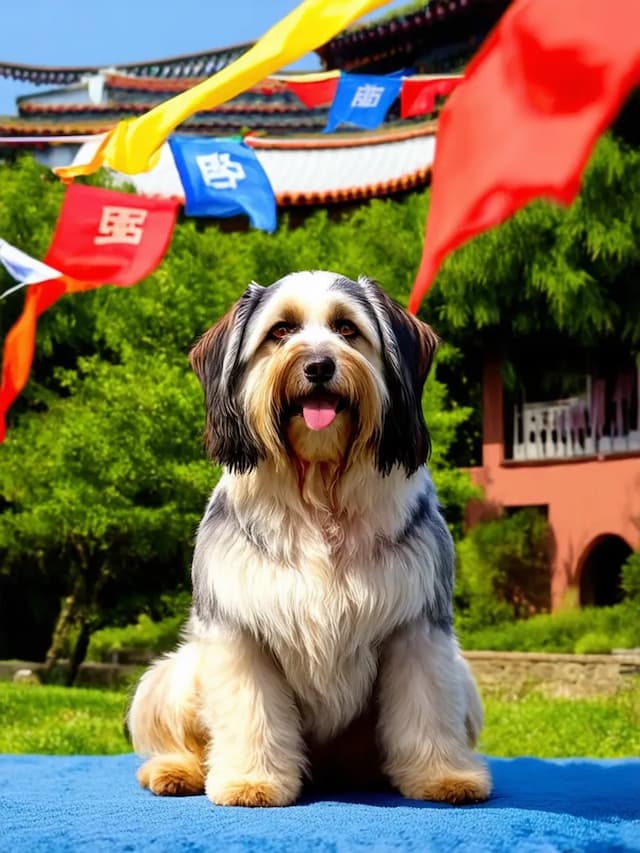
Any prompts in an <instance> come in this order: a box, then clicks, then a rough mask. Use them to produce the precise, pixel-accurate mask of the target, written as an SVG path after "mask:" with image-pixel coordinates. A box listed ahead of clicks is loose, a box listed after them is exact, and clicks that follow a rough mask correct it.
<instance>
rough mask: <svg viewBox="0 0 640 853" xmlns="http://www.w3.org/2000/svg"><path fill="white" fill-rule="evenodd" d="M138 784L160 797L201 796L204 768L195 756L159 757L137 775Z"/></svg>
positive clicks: (152, 759) (150, 760) (151, 759)
mask: <svg viewBox="0 0 640 853" xmlns="http://www.w3.org/2000/svg"><path fill="white" fill-rule="evenodd" d="M137 777H138V782H140V784H141V785H142V787H143V788H148V789H149V790H150V791H151V792H152V793H153V794H157V795H158V796H160V797H183V796H186V795H188V794H201V793H202V789H203V788H204V775H203V773H202V766H201V764H200V762H199V761H198V759H197V758H196V757H195V756H191V755H184V756H182V755H159V756H156V757H155V758H150V759H149V761H147V762H146V763H145V764H143V765H142V767H140V769H139V770H138V773H137Z"/></svg>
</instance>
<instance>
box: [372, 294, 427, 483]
mask: <svg viewBox="0 0 640 853" xmlns="http://www.w3.org/2000/svg"><path fill="white" fill-rule="evenodd" d="M360 282H361V284H362V285H363V286H364V287H365V288H366V289H367V291H368V295H369V298H370V299H371V301H372V303H373V306H374V309H375V311H376V315H377V317H378V322H379V326H380V335H381V338H382V344H383V359H384V365H385V370H386V380H387V390H388V393H389V404H388V406H387V409H386V411H385V413H384V418H383V423H382V430H381V433H380V436H379V441H378V446H377V465H378V470H379V471H380V472H381V473H382V474H388V473H389V472H390V471H391V469H392V468H393V467H394V466H395V465H401V466H402V467H403V468H404V469H405V471H406V472H407V474H408V475H409V474H413V473H414V471H416V470H417V469H418V468H419V467H420V466H421V465H423V464H424V463H425V462H426V461H427V459H428V458H429V453H430V450H431V441H430V438H429V431H428V429H427V425H426V423H425V420H424V415H423V414H422V391H423V388H424V383H425V381H426V378H427V375H428V373H429V369H430V368H431V363H432V361H433V356H434V353H435V351H436V348H437V346H438V336H437V335H436V333H435V332H434V331H433V329H432V328H431V326H428V325H427V324H426V323H423V322H422V321H421V320H418V319H417V317H414V316H412V315H411V314H409V313H407V312H406V311H405V310H404V309H403V308H402V307H401V306H400V305H398V303H397V302H394V300H393V299H390V298H389V297H388V296H387V294H386V293H385V292H384V291H383V290H382V288H381V287H380V286H379V285H378V284H377V283H376V282H374V281H371V280H370V279H360Z"/></svg>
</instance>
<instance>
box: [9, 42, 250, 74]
mask: <svg viewBox="0 0 640 853" xmlns="http://www.w3.org/2000/svg"><path fill="white" fill-rule="evenodd" d="M253 44H254V42H241V43H240V44H234V45H228V46H226V47H219V48H213V49H212V50H203V51H198V52H196V53H182V54H178V55H176V56H168V57H164V58H161V59H149V60H144V61H141V62H125V63H118V65H117V66H115V65H113V64H111V65H106V64H103V65H26V64H24V63H20V62H1V61H0V77H8V78H12V79H15V80H28V81H29V82H31V83H36V84H49V83H56V82H58V83H73V82H77V81H80V80H82V78H83V77H86V76H88V75H92V74H99V73H100V72H104V71H109V70H111V69H116V68H117V70H118V71H123V72H125V73H128V74H129V75H131V76H134V77H139V76H145V71H147V70H148V69H150V68H157V69H158V71H160V69H164V70H166V69H172V70H174V72H175V71H177V72H178V73H174V74H173V78H174V79H175V78H176V77H180V76H181V74H180V70H181V66H184V65H185V64H188V65H190V64H192V63H197V62H206V61H212V60H215V59H220V58H223V57H224V56H225V54H227V55H229V62H230V61H232V59H235V58H237V57H238V56H241V55H242V54H243V53H245V52H246V51H247V50H248V49H249V48H250V47H251V46H252V45H253ZM229 62H226V63H225V65H228V64H229ZM221 67H224V66H221ZM217 70H219V68H218V69H217ZM148 76H154V75H148ZM185 76H188V75H185ZM203 76H209V74H208V73H207V74H205V75H203Z"/></svg>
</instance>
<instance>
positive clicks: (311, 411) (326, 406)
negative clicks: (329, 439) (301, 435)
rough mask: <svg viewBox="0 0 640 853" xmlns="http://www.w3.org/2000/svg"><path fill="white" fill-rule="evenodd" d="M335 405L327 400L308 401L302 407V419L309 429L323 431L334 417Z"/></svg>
mask: <svg viewBox="0 0 640 853" xmlns="http://www.w3.org/2000/svg"><path fill="white" fill-rule="evenodd" d="M336 405H337V404H336V403H334V402H330V401H329V400H309V401H308V402H307V403H305V404H304V405H303V406H302V417H303V418H304V422H305V423H306V425H307V426H308V427H309V429H324V428H325V427H328V426H329V424H331V423H333V421H334V420H335V417H336Z"/></svg>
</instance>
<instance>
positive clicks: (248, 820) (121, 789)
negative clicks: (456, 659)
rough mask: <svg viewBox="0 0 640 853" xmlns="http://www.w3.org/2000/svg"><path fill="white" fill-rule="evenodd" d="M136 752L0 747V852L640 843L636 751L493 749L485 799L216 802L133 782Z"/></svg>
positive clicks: (580, 847)
mask: <svg viewBox="0 0 640 853" xmlns="http://www.w3.org/2000/svg"><path fill="white" fill-rule="evenodd" d="M138 763H139V762H138V761H137V759H136V758H135V757H134V756H133V755H119V756H112V757H91V756H72V757H57V756H56V757H53V756H36V755H24V756H13V755H5V756H0V850H1V851H3V852H4V851H7V853H8V851H12V853H13V851H29V853H37V851H48V852H49V851H66V850H74V851H80V850H82V851H87V853H93V851H125V850H126V851H138V850H153V851H167V853H169V851H171V853H174V851H191V853H195V851H200V850H203V851H204V850H225V851H232V853H236V851H245V850H251V851H265V853H273V852H274V851H281V850H291V851H322V853H329V851H336V853H349V852H350V851H357V852H358V853H364V851H374V853H381V852H382V851H387V850H409V851H447V853H449V851H456V850H460V851H462V850H464V851H472V853H473V852H474V851H505V853H506V851H509V853H511V851H514V850H519V851H526V853H534V851H536V853H537V851H539V853H543V851H544V853H550V851H556V850H561V851H574V850H575V851H590V853H591V852H592V853H595V851H603V850H614V851H618V850H620V851H621V850H636V851H640V759H638V760H636V759H629V760H621V761H592V760H570V761H541V760H538V759H532V758H517V759H492V760H491V769H492V772H493V774H494V780H495V792H494V795H493V797H492V799H491V800H490V801H489V802H488V803H484V804H482V805H476V806H466V807H458V808H454V807H451V806H443V805H435V804H432V803H418V802H413V801H408V800H403V799H402V798H401V797H399V796H395V795H388V794H374V795H372V794H363V795H356V794H354V795H348V796H342V795H341V796H337V797H335V796H331V795H329V796H327V797H324V798H322V799H320V798H315V797H314V798H313V799H306V800H303V801H302V802H301V803H300V804H299V805H297V806H293V807H290V808H283V809H244V808H220V807H215V806H213V805H211V804H210V803H209V801H208V800H207V799H206V798H205V797H204V796H199V797H186V798H175V799H174V798H163V797H155V796H153V795H152V794H150V793H149V792H148V791H143V790H142V789H140V788H139V787H138V785H137V783H136V780H135V777H134V772H135V769H136V767H137V766H138Z"/></svg>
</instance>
